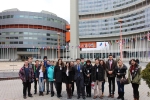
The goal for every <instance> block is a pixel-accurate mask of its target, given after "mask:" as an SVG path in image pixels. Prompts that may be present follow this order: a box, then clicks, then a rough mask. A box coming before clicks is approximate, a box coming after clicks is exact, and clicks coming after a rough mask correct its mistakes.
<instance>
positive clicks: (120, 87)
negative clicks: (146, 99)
mask: <svg viewBox="0 0 150 100" xmlns="http://www.w3.org/2000/svg"><path fill="white" fill-rule="evenodd" d="M117 85H118V93H119V92H124V84H121V83H120V81H117Z"/></svg>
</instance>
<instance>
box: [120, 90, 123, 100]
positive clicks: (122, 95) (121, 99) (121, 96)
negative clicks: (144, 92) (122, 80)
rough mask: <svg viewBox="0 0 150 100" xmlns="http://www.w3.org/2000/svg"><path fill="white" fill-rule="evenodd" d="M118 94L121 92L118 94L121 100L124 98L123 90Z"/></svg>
mask: <svg viewBox="0 0 150 100" xmlns="http://www.w3.org/2000/svg"><path fill="white" fill-rule="evenodd" d="M120 94H121V96H120V97H121V100H124V92H121V93H120Z"/></svg>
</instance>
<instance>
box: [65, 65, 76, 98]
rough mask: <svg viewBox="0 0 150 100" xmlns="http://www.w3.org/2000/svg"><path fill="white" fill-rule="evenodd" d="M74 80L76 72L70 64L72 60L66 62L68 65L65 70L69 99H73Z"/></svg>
mask: <svg viewBox="0 0 150 100" xmlns="http://www.w3.org/2000/svg"><path fill="white" fill-rule="evenodd" d="M73 81H74V74H73V70H72V67H71V66H70V62H66V66H65V68H64V70H63V82H64V83H66V90H67V95H68V99H71V96H72V91H71V85H72V82H73Z"/></svg>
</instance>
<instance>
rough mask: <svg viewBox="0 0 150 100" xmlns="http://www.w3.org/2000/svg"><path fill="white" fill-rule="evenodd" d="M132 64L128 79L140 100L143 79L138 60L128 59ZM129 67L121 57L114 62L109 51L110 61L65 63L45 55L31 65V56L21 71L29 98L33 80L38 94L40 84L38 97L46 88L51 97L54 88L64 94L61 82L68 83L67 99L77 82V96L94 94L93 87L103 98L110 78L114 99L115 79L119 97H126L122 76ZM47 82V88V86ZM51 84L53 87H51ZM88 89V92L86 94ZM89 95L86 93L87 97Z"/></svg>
mask: <svg viewBox="0 0 150 100" xmlns="http://www.w3.org/2000/svg"><path fill="white" fill-rule="evenodd" d="M129 64H130V67H129V69H128V78H127V80H128V82H129V83H131V84H132V87H133V95H134V100H139V91H138V88H139V85H140V79H141V67H140V66H139V63H138V60H135V59H132V60H130V61H129ZM126 72H127V66H126V65H125V64H123V62H122V61H121V60H117V61H115V60H114V59H113V56H112V55H111V54H110V55H109V58H108V61H106V62H105V61H104V60H99V59H98V58H97V59H95V64H94V65H93V64H92V63H91V61H90V60H87V61H86V62H85V61H84V59H79V58H78V59H76V63H74V62H72V61H71V62H66V63H64V62H63V61H62V59H58V61H57V62H56V64H55V62H54V61H50V60H47V57H44V60H43V61H41V62H40V61H39V60H36V61H35V64H32V58H31V57H29V58H28V60H26V61H25V62H24V65H23V67H22V68H21V69H20V71H19V76H20V78H21V80H22V82H23V98H24V99H26V98H27V96H26V92H27V89H28V96H29V97H32V94H31V83H34V92H35V93H34V94H37V83H38V84H39V96H43V95H44V94H43V92H44V91H46V94H47V95H48V94H49V93H51V97H53V96H54V94H55V93H54V87H55V88H56V92H57V97H58V98H60V97H62V95H61V92H62V83H65V84H66V91H67V96H68V97H67V98H68V99H71V98H72V96H73V92H74V83H76V87H77V99H80V96H81V95H82V98H83V99H85V97H91V89H93V90H94V96H93V99H96V98H100V99H103V97H104V85H105V82H106V81H108V84H109V95H108V97H109V98H114V93H115V80H116V82H117V85H118V97H117V99H121V100H124V84H122V83H121V79H123V78H125V76H126ZM45 84H46V88H45ZM49 85H50V87H49ZM85 90H86V93H85ZM85 95H86V96H85Z"/></svg>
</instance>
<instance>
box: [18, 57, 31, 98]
mask: <svg viewBox="0 0 150 100" xmlns="http://www.w3.org/2000/svg"><path fill="white" fill-rule="evenodd" d="M19 77H20V79H21V80H22V83H23V98H24V99H26V98H27V97H26V91H27V89H28V96H29V97H33V96H32V94H31V92H30V90H31V89H30V88H31V82H32V80H33V79H34V72H33V69H32V68H31V67H29V63H28V61H27V60H25V62H24V66H23V67H22V68H21V69H20V70H19Z"/></svg>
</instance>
